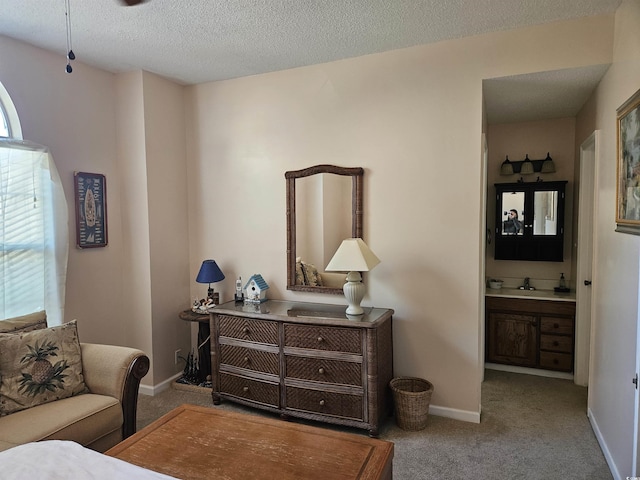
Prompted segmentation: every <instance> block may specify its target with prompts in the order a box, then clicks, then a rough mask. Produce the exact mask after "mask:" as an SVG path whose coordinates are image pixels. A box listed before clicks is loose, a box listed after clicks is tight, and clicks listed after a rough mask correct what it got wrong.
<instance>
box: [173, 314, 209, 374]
mask: <svg viewBox="0 0 640 480" xmlns="http://www.w3.org/2000/svg"><path fill="white" fill-rule="evenodd" d="M178 316H179V317H180V319H181V320H184V321H186V322H198V345H199V346H200V345H202V346H201V347H200V348H199V349H198V368H199V369H200V371H199V377H198V380H199V381H200V382H204V381H205V380H206V379H207V377H208V376H210V375H211V343H210V337H211V336H210V328H209V314H208V313H196V312H194V311H192V310H183V311H182V312H180V314H179V315H178Z"/></svg>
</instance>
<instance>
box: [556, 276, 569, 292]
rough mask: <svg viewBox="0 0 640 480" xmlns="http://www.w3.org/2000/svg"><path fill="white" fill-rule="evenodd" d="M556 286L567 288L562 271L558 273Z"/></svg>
mask: <svg viewBox="0 0 640 480" xmlns="http://www.w3.org/2000/svg"><path fill="white" fill-rule="evenodd" d="M558 286H559V287H560V288H561V289H563V290H564V289H565V288H567V282H565V280H564V273H561V274H560V283H559V284H558Z"/></svg>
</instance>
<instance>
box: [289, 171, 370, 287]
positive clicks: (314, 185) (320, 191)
mask: <svg viewBox="0 0 640 480" xmlns="http://www.w3.org/2000/svg"><path fill="white" fill-rule="evenodd" d="M284 176H285V178H286V180H287V290H294V291H299V292H316V293H331V294H342V286H343V285H344V281H345V274H343V273H335V272H325V271H324V267H325V266H326V265H327V264H328V263H329V260H331V257H332V256H333V254H334V253H335V251H336V250H337V249H338V247H339V246H340V243H341V242H342V240H344V239H345V238H349V237H351V238H362V214H363V209H362V197H363V195H362V185H363V177H364V169H362V168H360V167H352V168H347V167H337V166H334V165H315V166H313V167H309V168H305V169H302V170H294V171H289V172H285V174H284ZM296 206H297V207H298V210H297V211H296Z"/></svg>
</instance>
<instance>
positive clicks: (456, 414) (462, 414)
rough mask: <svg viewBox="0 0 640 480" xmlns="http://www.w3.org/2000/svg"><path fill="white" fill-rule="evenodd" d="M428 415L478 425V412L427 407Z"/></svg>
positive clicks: (435, 406)
mask: <svg viewBox="0 0 640 480" xmlns="http://www.w3.org/2000/svg"><path fill="white" fill-rule="evenodd" d="M429 415H435V416H437V417H446V418H453V419H454V420H462V421H463V422H470V423H480V412H470V411H468V410H458V409H456V408H449V407H439V406H438V405H429Z"/></svg>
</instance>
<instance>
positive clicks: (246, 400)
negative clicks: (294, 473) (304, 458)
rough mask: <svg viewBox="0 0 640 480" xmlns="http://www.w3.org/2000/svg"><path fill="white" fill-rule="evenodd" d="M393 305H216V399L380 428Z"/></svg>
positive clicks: (386, 403) (387, 395)
mask: <svg viewBox="0 0 640 480" xmlns="http://www.w3.org/2000/svg"><path fill="white" fill-rule="evenodd" d="M392 315H393V310H389V309H383V308H365V312H364V313H363V315H362V316H361V320H360V321H358V322H354V321H350V320H348V319H347V318H346V315H345V313H344V307H343V306H340V305H327V304H318V303H303V302H285V301H278V300H269V301H267V302H264V303H260V304H247V305H240V304H237V303H235V302H227V303H224V304H222V305H218V306H216V307H214V308H213V309H211V368H212V372H213V373H212V382H213V391H212V395H213V402H214V404H218V403H220V401H221V400H222V399H225V400H231V401H234V402H238V403H242V404H245V405H249V406H252V407H256V408H260V409H263V410H268V411H271V412H274V413H280V414H281V415H283V416H291V417H299V418H305V419H309V420H317V421H323V422H328V423H334V424H338V425H347V426H351V427H358V428H364V429H367V430H369V434H370V435H371V436H377V435H378V429H379V426H380V422H381V420H382V419H383V418H384V417H385V416H387V415H389V413H390V412H391V408H392V400H391V390H390V388H389V382H390V381H391V378H392V377H393V344H392V337H391V322H392Z"/></svg>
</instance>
